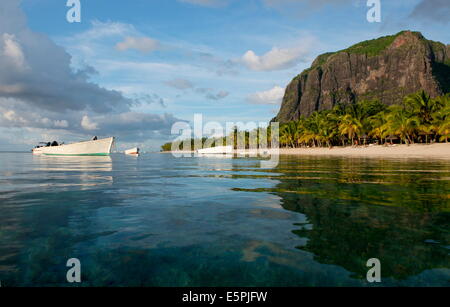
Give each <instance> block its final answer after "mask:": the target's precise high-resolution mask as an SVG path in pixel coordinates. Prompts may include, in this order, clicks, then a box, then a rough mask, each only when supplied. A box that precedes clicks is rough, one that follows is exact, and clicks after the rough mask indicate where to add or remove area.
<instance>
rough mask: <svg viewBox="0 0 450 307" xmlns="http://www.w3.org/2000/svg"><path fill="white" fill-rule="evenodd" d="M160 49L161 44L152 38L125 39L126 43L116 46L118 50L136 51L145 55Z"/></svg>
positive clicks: (128, 37) (130, 37) (129, 37)
mask: <svg viewBox="0 0 450 307" xmlns="http://www.w3.org/2000/svg"><path fill="white" fill-rule="evenodd" d="M159 48H160V43H159V42H158V41H157V40H154V39H152V38H150V37H132V36H127V37H125V39H124V41H122V42H120V43H117V44H116V49H117V50H119V51H126V50H129V49H136V50H138V51H141V52H143V53H147V52H152V51H155V50H158V49H159Z"/></svg>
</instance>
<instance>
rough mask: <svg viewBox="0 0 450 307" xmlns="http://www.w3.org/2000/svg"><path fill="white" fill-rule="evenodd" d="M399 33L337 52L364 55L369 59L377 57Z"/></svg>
mask: <svg viewBox="0 0 450 307" xmlns="http://www.w3.org/2000/svg"><path fill="white" fill-rule="evenodd" d="M401 33H402V32H400V33H398V34H396V35H389V36H383V37H380V38H377V39H371V40H367V41H363V42H360V43H358V44H356V45H353V46H351V47H349V48H347V49H344V50H342V51H339V52H348V53H356V54H366V55H367V56H369V57H372V56H377V55H379V54H380V53H381V52H382V51H383V50H385V49H386V48H387V47H389V46H390V45H391V44H392V43H393V42H394V40H395V38H397V36H398V35H400V34H401Z"/></svg>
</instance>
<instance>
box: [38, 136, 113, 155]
mask: <svg viewBox="0 0 450 307" xmlns="http://www.w3.org/2000/svg"><path fill="white" fill-rule="evenodd" d="M113 143H114V137H109V138H105V139H100V140H98V139H97V137H94V138H93V139H92V140H90V141H85V142H78V143H72V144H67V145H66V144H58V143H57V142H53V143H46V144H45V146H36V148H34V149H33V150H32V151H33V154H35V155H45V156H109V155H110V154H111V148H112V145H113ZM41 144H42V143H41Z"/></svg>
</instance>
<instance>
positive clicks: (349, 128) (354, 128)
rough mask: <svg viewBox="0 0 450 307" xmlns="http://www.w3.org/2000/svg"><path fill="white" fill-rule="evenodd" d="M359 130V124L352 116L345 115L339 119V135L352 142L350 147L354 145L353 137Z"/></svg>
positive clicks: (360, 125)
mask: <svg viewBox="0 0 450 307" xmlns="http://www.w3.org/2000/svg"><path fill="white" fill-rule="evenodd" d="M361 129H362V124H361V122H360V121H359V120H358V119H356V118H354V117H353V116H352V115H350V114H346V115H344V116H343V117H342V118H341V121H340V123H339V132H340V134H341V135H346V136H347V137H348V138H349V139H350V140H351V141H352V145H353V144H354V138H355V136H358V135H359V133H360V132H361Z"/></svg>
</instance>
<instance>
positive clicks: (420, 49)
mask: <svg viewBox="0 0 450 307" xmlns="http://www.w3.org/2000/svg"><path fill="white" fill-rule="evenodd" d="M421 89H423V90H425V91H426V92H427V93H428V94H430V95H431V96H432V97H435V96H438V95H441V94H443V93H447V92H449V91H450V45H444V44H442V43H439V42H434V41H430V40H427V39H425V38H424V37H423V36H422V34H421V33H419V32H410V31H403V32H400V33H398V34H396V35H392V36H385V37H381V38H378V39H374V40H370V41H365V42H361V43H359V44H356V45H354V46H351V47H350V48H347V49H345V50H342V51H338V52H330V53H325V54H322V55H320V56H318V57H317V58H316V59H315V61H314V62H313V64H312V65H311V67H310V68H309V69H306V70H305V71H303V72H302V73H301V74H300V75H298V76H296V77H295V78H294V79H293V80H292V81H291V83H290V84H289V85H288V86H287V88H286V92H285V95H284V98H283V102H282V105H281V109H280V111H279V113H278V115H277V116H276V117H275V118H274V121H279V122H282V123H283V122H287V121H291V120H297V119H298V118H299V117H300V116H309V115H311V113H313V112H314V111H320V110H327V109H331V108H332V107H333V106H334V105H335V104H337V103H354V102H356V101H360V100H373V99H377V100H379V101H381V102H383V103H385V104H387V105H391V104H394V103H398V102H400V101H401V100H402V98H403V97H404V96H406V95H408V94H410V93H413V92H416V91H418V90H421Z"/></svg>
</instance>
